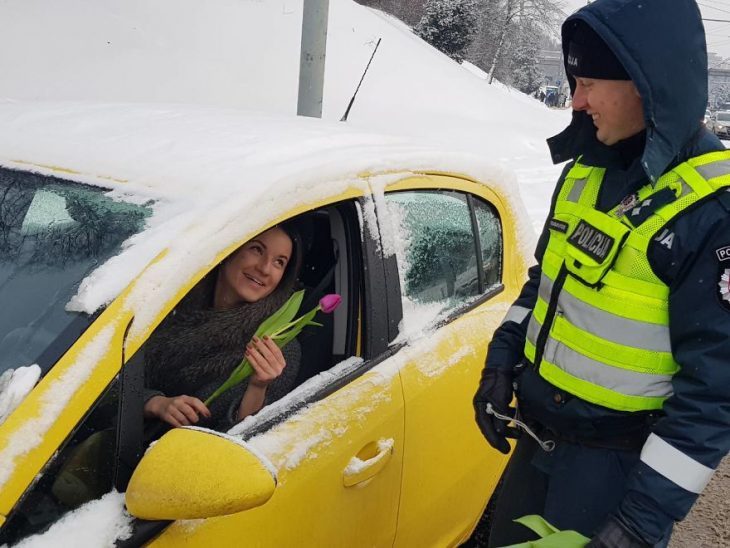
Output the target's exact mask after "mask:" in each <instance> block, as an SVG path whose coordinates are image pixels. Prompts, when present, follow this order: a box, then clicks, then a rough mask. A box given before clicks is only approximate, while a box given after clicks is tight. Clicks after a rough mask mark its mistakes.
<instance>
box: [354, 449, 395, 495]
mask: <svg viewBox="0 0 730 548" xmlns="http://www.w3.org/2000/svg"><path fill="white" fill-rule="evenodd" d="M373 451H374V452H375V455H373V456H372V457H368V456H367V455H371V454H372V453H373ZM392 455H393V440H392V439H387V440H380V441H378V442H377V443H375V442H371V443H369V444H367V445H366V446H365V447H363V448H362V449H361V450H360V452H359V453H358V454H357V455H356V456H354V457H352V458H351V459H350V462H349V463H348V464H347V466H346V467H345V470H344V472H343V474H342V481H343V483H344V484H345V487H352V486H353V485H357V484H359V483H363V482H365V481H367V480H369V479H371V478H372V477H374V476H375V475H376V474H377V473H379V472H380V471H381V470H382V469H383V468H385V465H386V464H388V461H390V457H391V456H392ZM363 457H364V458H363Z"/></svg>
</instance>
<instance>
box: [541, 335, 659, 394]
mask: <svg viewBox="0 0 730 548" xmlns="http://www.w3.org/2000/svg"><path fill="white" fill-rule="evenodd" d="M543 357H544V359H546V360H548V361H549V362H550V363H552V364H553V365H555V366H556V367H558V368H559V369H561V370H563V371H564V372H566V373H567V374H569V375H572V376H574V377H577V378H579V379H582V380H584V381H586V382H590V383H592V384H597V385H598V386H602V387H604V388H608V389H609V390H613V391H614V392H618V393H620V394H626V395H627V396H642V397H648V398H666V397H669V396H671V395H672V393H673V392H672V375H653V374H651V373H638V372H636V371H631V370H629V369H622V368H620V367H614V366H611V365H606V364H605V363H601V362H599V361H596V360H593V359H591V358H588V357H587V356H584V355H582V354H580V353H578V352H576V351H575V350H573V349H572V348H570V347H568V346H566V345H564V344H563V343H561V342H559V341H556V340H555V339H553V338H552V337H549V338H548V341H547V343H546V344H545V352H544V354H543Z"/></svg>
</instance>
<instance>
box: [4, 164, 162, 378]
mask: <svg viewBox="0 0 730 548" xmlns="http://www.w3.org/2000/svg"><path fill="white" fill-rule="evenodd" d="M150 214H151V208H150V206H149V205H139V204H131V203H127V202H122V201H119V200H117V199H115V198H112V197H110V196H109V195H108V191H107V190H104V189H101V188H96V187H92V186H88V185H81V184H76V183H71V182H68V181H64V180H62V179H58V178H56V177H47V176H42V175H38V174H34V173H29V172H25V171H15V170H10V169H4V168H0V308H1V309H2V311H3V313H2V314H1V315H0V373H2V372H3V371H5V370H7V369H10V368H15V367H20V366H25V365H30V364H34V363H37V364H38V365H40V367H41V370H42V372H43V373H44V374H45V373H46V372H47V371H48V370H49V369H50V368H51V367H52V366H53V365H54V364H55V362H56V361H57V360H58V358H59V357H60V356H61V355H62V354H63V353H64V352H65V351H66V350H67V349H68V348H69V346H70V345H71V344H72V343H73V342H74V341H75V340H76V339H77V338H78V336H79V335H80V334H81V333H82V332H83V331H84V330H85V329H86V327H88V325H89V324H90V323H91V319H92V318H91V317H90V316H88V315H86V314H82V313H77V312H69V311H67V310H66V308H65V307H66V304H67V303H68V302H69V300H70V299H71V297H73V296H74V295H75V294H76V292H77V290H78V287H79V284H80V283H81V281H82V280H83V279H84V278H85V277H86V276H87V275H88V274H89V273H90V272H91V271H92V270H94V269H95V268H96V267H97V266H99V265H101V264H102V263H104V262H105V261H106V260H107V259H109V258H110V257H112V256H114V255H116V254H117V253H118V252H119V251H120V249H121V246H122V243H123V242H124V241H125V240H126V239H127V238H129V237H130V236H132V235H133V234H135V233H137V232H140V231H141V230H142V229H143V228H144V226H145V220H146V218H147V217H148V216H149V215H150Z"/></svg>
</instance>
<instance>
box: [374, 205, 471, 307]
mask: <svg viewBox="0 0 730 548" xmlns="http://www.w3.org/2000/svg"><path fill="white" fill-rule="evenodd" d="M386 202H387V204H388V210H389V214H390V215H392V216H394V217H395V218H397V219H398V220H399V221H398V224H399V225H400V227H399V233H400V238H399V242H400V243H399V245H398V246H397V252H396V253H397V255H398V257H397V258H398V271H399V276H400V279H401V280H400V281H401V291H402V296H403V301H404V302H403V307H404V315H408V313H409V312H408V311H409V309H413V308H414V307H418V306H419V305H423V304H429V303H430V304H436V305H438V309H439V311H440V312H443V311H445V310H450V309H453V308H454V307H456V306H458V305H460V304H462V303H464V302H465V301H467V300H468V299H470V298H472V297H476V296H477V295H479V294H480V286H479V278H480V274H479V259H478V255H477V242H476V239H475V236H474V231H473V224H472V218H471V213H470V210H469V204H468V203H467V199H466V196H465V195H463V194H460V193H456V192H442V191H438V192H437V191H418V192H411V191H408V192H394V193H391V194H388V195H387V196H386ZM431 309H432V310H433V307H431Z"/></svg>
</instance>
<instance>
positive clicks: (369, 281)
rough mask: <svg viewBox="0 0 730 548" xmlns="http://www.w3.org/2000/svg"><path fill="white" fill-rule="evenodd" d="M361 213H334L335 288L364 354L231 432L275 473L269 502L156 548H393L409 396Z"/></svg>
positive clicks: (177, 525)
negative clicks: (343, 297) (391, 350)
mask: <svg viewBox="0 0 730 548" xmlns="http://www.w3.org/2000/svg"><path fill="white" fill-rule="evenodd" d="M359 208H360V205H359V204H356V203H355V202H350V203H348V204H338V206H337V209H338V211H339V217H338V216H337V215H334V214H333V215H332V239H333V241H334V242H336V247H337V249H339V252H338V255H339V260H338V264H340V265H341V266H342V265H343V264H344V265H347V267H346V268H345V269H344V270H347V271H342V272H340V273H339V274H336V276H335V288H336V290H337V292H338V293H346V294H347V295H348V296H349V298H348V300H349V303H351V306H350V307H349V309H348V310H349V314H350V315H351V317H350V318H347V319H342V318H341V320H346V321H345V323H346V324H347V325H352V326H354V329H356V330H357V331H358V333H357V335H358V336H357V337H355V338H354V339H352V340H354V341H356V344H355V351H354V353H355V354H359V355H351V356H350V357H349V358H347V359H345V360H344V361H343V362H341V363H339V364H337V365H335V366H334V367H333V368H331V369H328V370H325V371H323V372H321V373H320V374H318V375H316V376H314V377H312V378H310V379H309V380H308V381H307V382H305V383H304V384H303V385H301V386H300V387H298V388H297V389H295V390H294V391H293V392H291V393H290V394H289V395H288V396H286V397H285V398H284V399H283V400H281V401H280V402H277V403H275V404H273V405H271V406H269V407H268V408H265V409H264V410H262V411H261V412H260V413H259V414H257V415H256V416H255V417H253V418H251V419H248V420H247V421H245V422H244V423H243V424H242V425H241V426H239V427H236V428H234V429H233V430H232V431H231V432H229V433H230V434H231V435H234V436H236V437H238V438H239V439H244V440H246V443H247V444H248V447H250V448H251V449H252V451H254V452H255V453H256V454H257V455H261V457H262V458H263V459H264V460H266V461H268V462H269V463H271V464H272V465H273V467H274V468H275V469H276V475H277V484H276V488H275V490H274V493H273V495H272V496H271V498H270V499H269V500H268V501H267V502H265V503H264V504H262V505H261V506H258V507H256V508H251V509H249V510H246V511H244V512H239V513H237V514H233V515H228V516H220V517H216V518H211V519H205V520H196V521H192V522H191V521H185V520H181V521H177V522H173V523H163V524H160V525H161V526H160V527H158V530H159V529H162V531H161V534H160V535H159V536H157V537H156V538H154V540H153V541H152V543H151V545H152V546H162V547H164V546H180V545H182V544H185V545H191V546H240V545H246V546H272V547H275V546H276V547H278V546H295V545H305V546H392V544H393V541H394V538H395V530H396V522H397V515H398V503H399V497H400V485H401V467H402V458H403V441H404V440H403V436H404V434H403V429H404V407H403V392H402V386H401V381H400V376H399V375H398V370H397V364H396V363H394V358H393V357H392V356H390V355H389V354H388V347H387V340H388V338H389V335H388V329H389V325H390V324H389V322H388V310H387V305H386V301H385V289H384V287H385V286H384V277H383V264H382V256H381V255H380V254H379V253H378V252H377V242H375V241H374V240H373V235H375V236H377V230H372V231H371V230H369V229H368V227H367V225H366V224H365V225H363V224H361V223H367V219H369V218H370V216H368V215H363V214H362V212H361V211H360V210H359ZM363 219H364V220H363ZM338 234H339V235H338ZM317 241H320V242H321V241H325V238H320V239H317V240H315V243H316V242H317ZM322 245H325V244H322ZM353 269H357V271H356V272H354V271H352V270H353ZM336 321H337V320H336ZM335 331H337V326H335ZM302 344H303V353H304V354H305V355H306V354H307V348H306V343H305V342H303V343H302ZM334 344H335V346H336V345H337V341H334ZM357 349H359V351H358V350H357ZM171 466H174V463H171ZM201 466H205V463H204V462H202V463H201ZM211 489H214V486H211ZM208 495H210V493H207V494H206V493H201V496H208ZM148 525H150V522H146V523H145V522H141V520H138V523H136V524H135V530H136V532H138V533H139V534H136V535H135V536H133V537H132V538H131V539H129V540H128V541H127V542H126V543H125V544H124V546H127V545H129V546H132V545H135V544H138V543H139V542H142V541H145V540H149V539H148V538H145V537H144V531H145V528H146V527H147V526H148ZM152 525H153V526H154V524H152Z"/></svg>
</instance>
